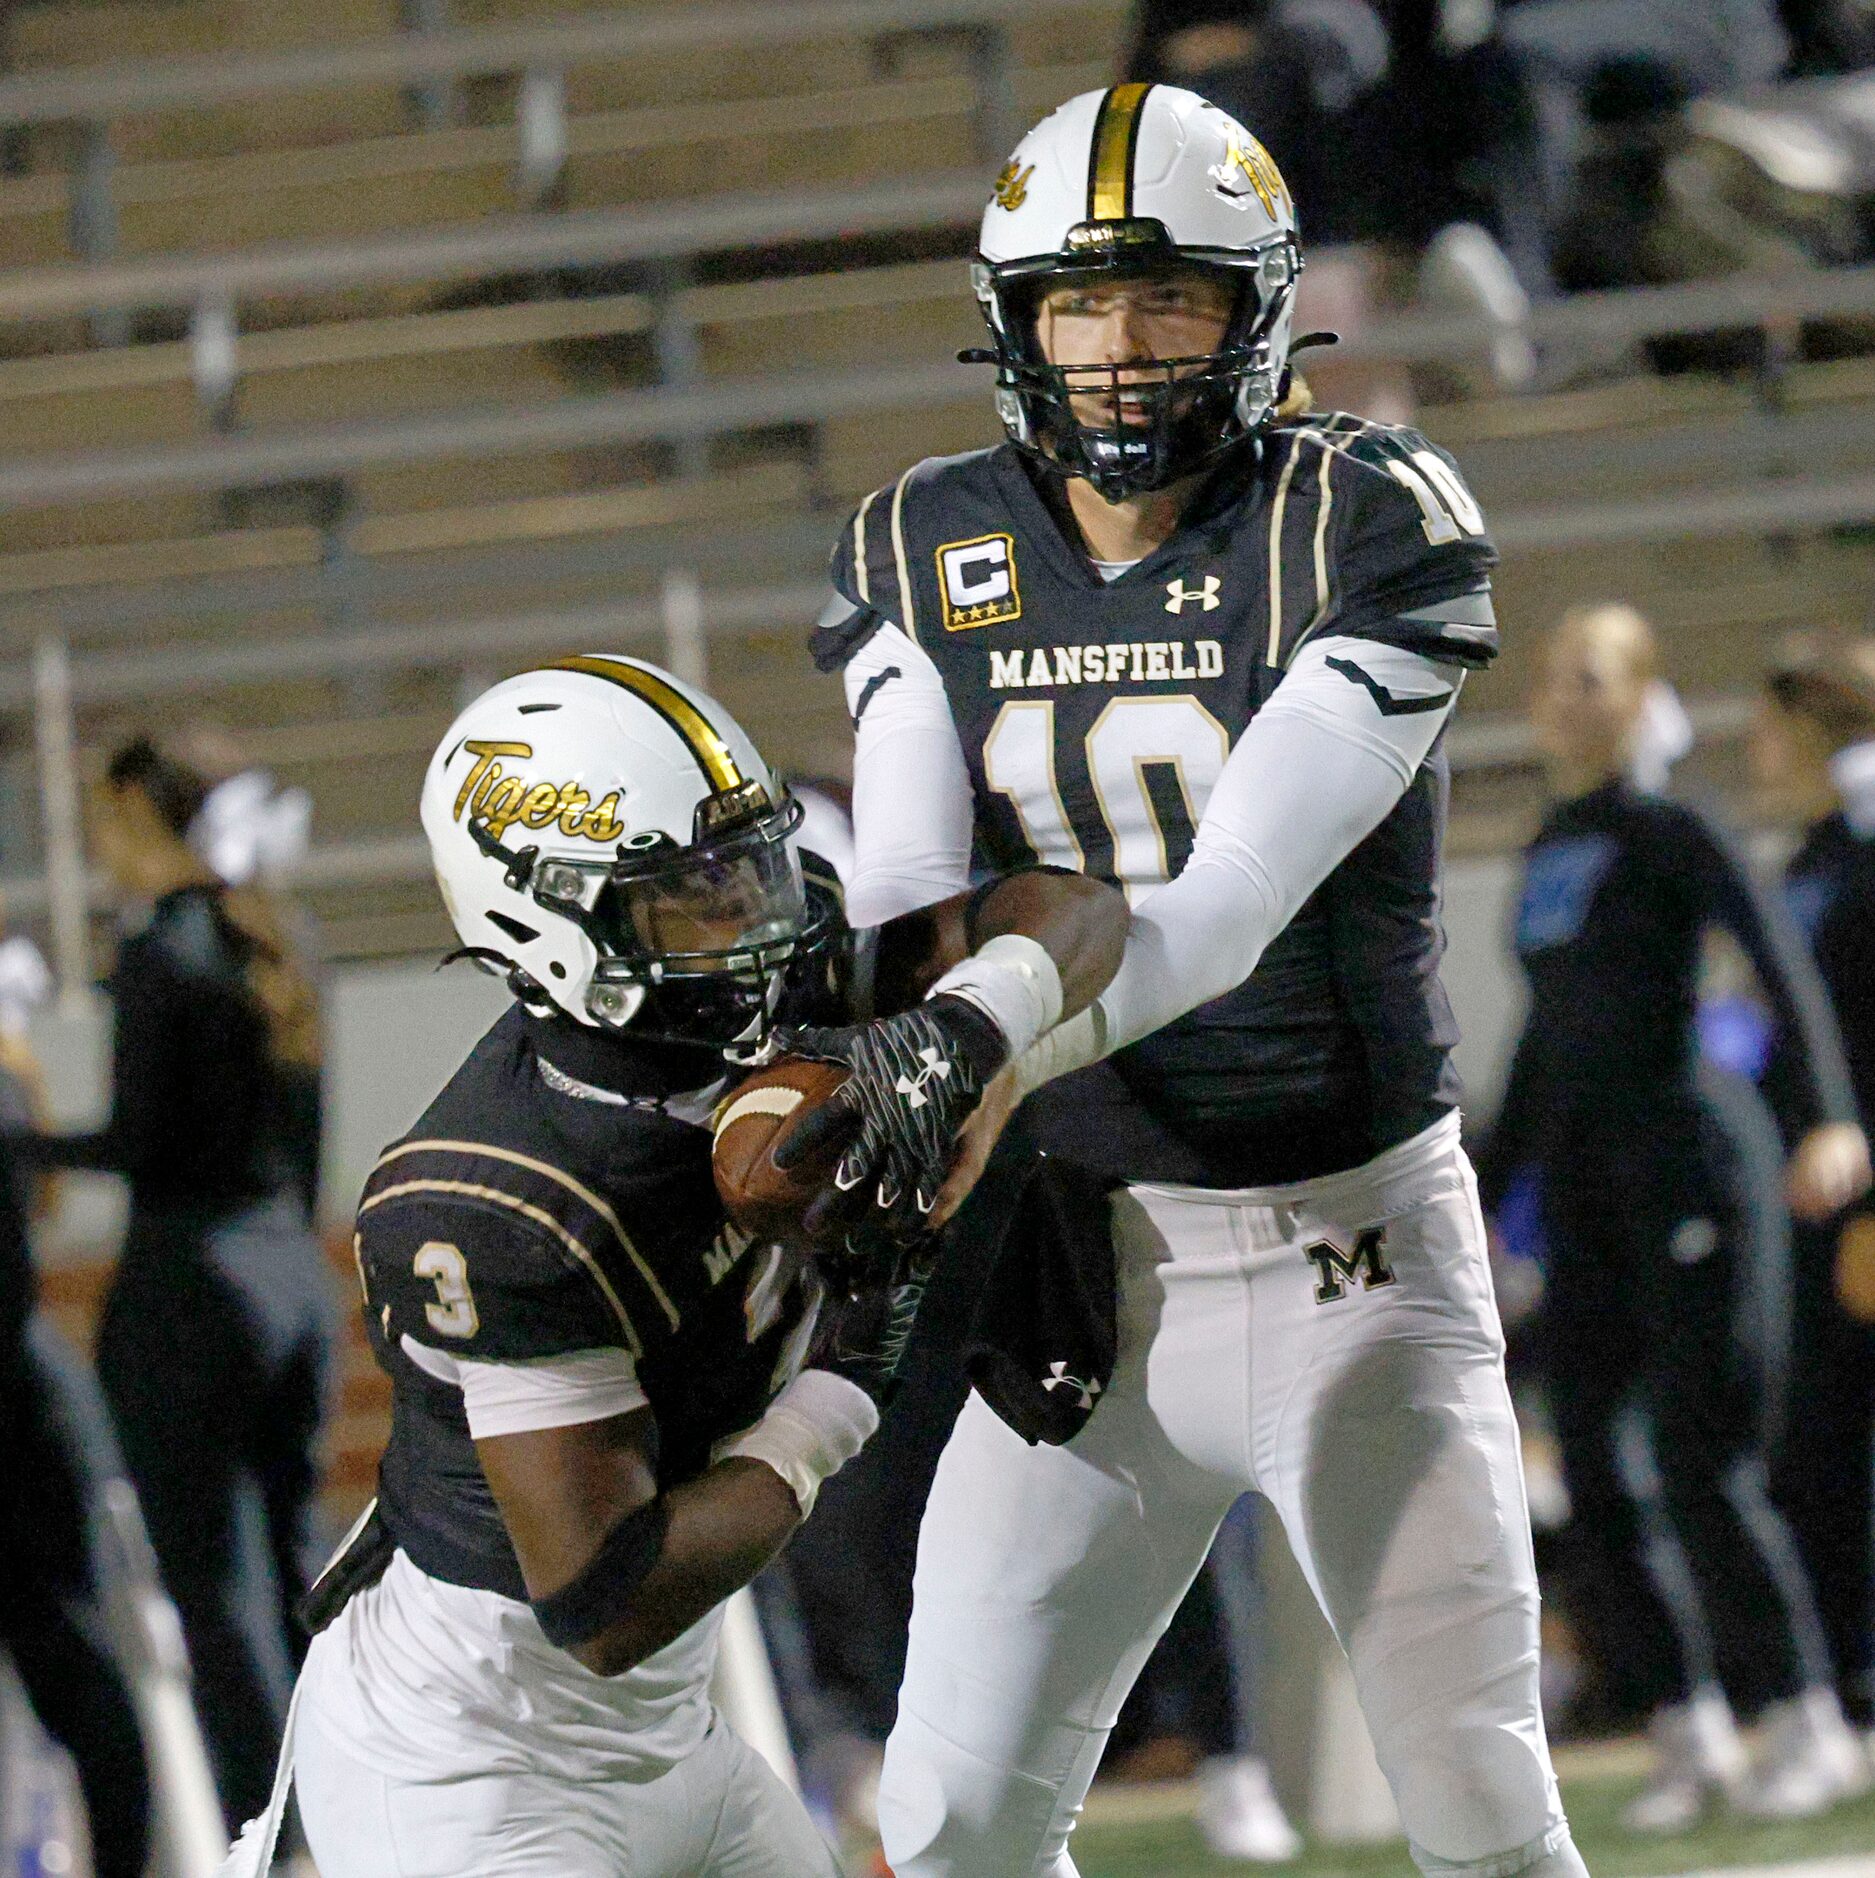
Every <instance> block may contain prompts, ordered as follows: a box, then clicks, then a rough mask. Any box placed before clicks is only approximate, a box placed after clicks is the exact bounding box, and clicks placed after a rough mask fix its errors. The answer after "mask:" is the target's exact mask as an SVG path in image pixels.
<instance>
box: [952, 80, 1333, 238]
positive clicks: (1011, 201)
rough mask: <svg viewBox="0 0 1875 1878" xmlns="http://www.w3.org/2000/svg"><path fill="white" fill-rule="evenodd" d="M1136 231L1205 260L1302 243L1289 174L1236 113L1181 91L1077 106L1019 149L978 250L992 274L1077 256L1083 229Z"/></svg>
mask: <svg viewBox="0 0 1875 1878" xmlns="http://www.w3.org/2000/svg"><path fill="white" fill-rule="evenodd" d="M1133 220H1152V221H1156V222H1158V223H1160V224H1161V225H1162V226H1163V227H1164V229H1165V232H1166V233H1167V234H1168V235H1169V236H1170V237H1171V239H1172V243H1173V245H1174V246H1175V247H1177V248H1179V249H1181V250H1185V251H1188V252H1190V253H1191V254H1192V255H1193V257H1194V258H1197V257H1198V256H1199V255H1205V256H1212V257H1224V256H1231V255H1236V256H1242V255H1245V254H1248V253H1254V252H1259V251H1261V250H1262V249H1264V248H1266V247H1268V246H1269V245H1270V244H1271V243H1273V242H1281V241H1294V240H1295V239H1296V212H1295V204H1294V203H1293V202H1292V201H1291V200H1290V196H1289V189H1288V185H1287V184H1285V183H1284V181H1283V179H1282V173H1281V172H1280V171H1279V170H1278V169H1277V167H1276V164H1275V161H1274V159H1273V158H1272V157H1271V156H1270V154H1269V152H1268V151H1267V150H1265V149H1264V148H1263V146H1262V145H1261V144H1260V143H1258V142H1257V140H1256V139H1255V138H1254V137H1253V136H1251V134H1250V133H1249V132H1248V131H1247V130H1245V129H1244V127H1243V126H1242V125H1241V124H1239V123H1238V122H1237V120H1236V119H1235V118H1234V117H1232V116H1231V115H1230V114H1229V113H1228V112H1227V111H1223V110H1220V109H1219V108H1218V107H1217V106H1216V105H1215V104H1212V103H1210V102H1209V101H1208V100H1207V99H1204V98H1201V97H1199V95H1198V94H1197V93H1196V92H1195V91H1185V90H1183V89H1181V88H1180V87H1179V86H1176V85H1116V86H1114V87H1113V88H1112V89H1111V90H1108V91H1084V92H1082V93H1081V94H1080V96H1078V97H1075V98H1070V99H1069V100H1068V101H1067V103H1066V104H1064V105H1062V106H1061V107H1060V108H1059V109H1058V110H1056V111H1055V112H1054V113H1052V115H1050V116H1048V117H1045V118H1044V119H1043V120H1042V121H1041V123H1039V124H1038V125H1036V127H1035V128H1034V129H1033V130H1032V131H1030V132H1029V134H1028V135H1027V136H1026V137H1024V138H1023V140H1022V141H1021V142H1020V143H1019V144H1018V145H1017V146H1016V149H1015V154H1014V155H1013V156H1012V157H1011V158H1010V159H1009V162H1008V164H1007V165H1006V166H1005V167H1004V169H1003V171H1002V173H1001V175H999V176H998V178H997V180H996V188H995V192H994V194H993V195H992V196H991V199H990V205H989V207H988V208H987V209H985V210H984V212H983V227H982V233H981V236H980V239H979V242H978V249H979V252H980V253H981V254H982V257H983V259H984V260H986V261H988V262H990V263H992V264H1002V263H1005V262H1009V261H1020V260H1031V259H1039V258H1040V257H1041V256H1043V255H1067V254H1071V253H1073V252H1074V251H1075V247H1074V241H1073V240H1072V239H1071V237H1072V236H1073V231H1074V230H1075V229H1077V228H1082V227H1085V226H1089V225H1098V224H1100V223H1112V222H1125V221H1133ZM1082 239H1083V240H1084V241H1085V239H1086V238H1085V237H1083V238H1082ZM1088 245H1089V246H1091V245H1092V244H1091V243H1089V244H1088Z"/></svg>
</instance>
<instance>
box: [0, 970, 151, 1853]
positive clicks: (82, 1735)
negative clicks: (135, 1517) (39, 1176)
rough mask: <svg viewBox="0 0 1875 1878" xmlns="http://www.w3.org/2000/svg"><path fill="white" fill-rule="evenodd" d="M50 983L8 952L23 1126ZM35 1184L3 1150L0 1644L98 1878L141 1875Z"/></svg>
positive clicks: (8, 1110)
mask: <svg viewBox="0 0 1875 1878" xmlns="http://www.w3.org/2000/svg"><path fill="white" fill-rule="evenodd" d="M35 966H36V969H35ZM45 985H46V972H45V964H44V961H43V960H41V959H40V958H39V956H38V952H37V950H36V949H35V948H34V947H33V946H32V943H31V941H29V940H24V939H17V938H16V939H8V940H6V941H4V942H3V943H0V1124H3V1125H4V1126H6V1127H7V1128H9V1129H13V1130H18V1129H21V1128H26V1127H30V1126H31V1125H32V1124H33V1123H34V1121H35V1120H36V1119H37V1117H38V1102H37V1081H38V1069H37V1065H36V1064H35V1063H34V1061H33V1059H32V1056H31V1053H30V1051H29V1050H28V1048H27V1046H26V1042H25V1038H24V1026H23V1021H22V1020H23V1016H24V1010H25V1008H26V1007H27V1006H28V1005H29V1004H31V1003H33V1002H36V1001H37V997H38V996H43V994H44V989H45ZM28 1189H29V1182H28V1180H27V1179H26V1177H24V1176H23V1174H22V1172H21V1170H20V1169H19V1167H18V1166H17V1165H16V1163H15V1160H14V1157H13V1155H12V1154H11V1153H10V1152H8V1151H7V1150H6V1149H5V1148H4V1147H0V1454H4V1455H5V1456H6V1466H5V1469H4V1470H0V1546H3V1547H4V1550H5V1555H6V1569H5V1570H4V1571H0V1645H4V1647H5V1648H6V1649H7V1650H8V1651H9V1652H10V1653H11V1655H12V1658H13V1663H14V1667H15V1668H16V1669H17V1670H18V1671H19V1675H20V1680H21V1682H22V1683H24V1685H25V1687H26V1692H27V1695H28V1696H29V1697H30V1698H31V1701H32V1704H33V1708H34V1711H35V1712H36V1713H37V1715H38V1717H39V1719H40V1721H41V1723H43V1725H44V1726H45V1728H46V1730H47V1732H48V1733H50V1734H51V1735H52V1736H53V1738H54V1739H55V1740H57V1741H58V1742H59V1743H60V1745H61V1746H62V1747H64V1749H65V1751H66V1752H67V1753H68V1754H70V1755H71V1757H72V1761H73V1764H74V1765H75V1766H76V1768H77V1770H78V1782H79V1787H80V1789H81V1791H82V1792H83V1794H84V1798H85V1810H86V1813H87V1815H88V1817H89V1823H90V1827H91V1851H92V1860H93V1863H94V1864H95V1866H96V1868H97V1873H98V1878H142V1875H143V1871H144V1867H145V1864H146V1862H147V1860H148V1857H149V1849H150V1788H149V1780H148V1776H147V1773H146V1771H145V1766H144V1759H143V1741H142V1737H141V1736H140V1734H139V1733H138V1728H137V1714H136V1707H135V1704H134V1701H133V1700H132V1697H131V1694H130V1689H129V1686H128V1684H127V1683H126V1681H125V1678H124V1675H123V1672H122V1670H121V1668H120V1666H119V1665H118V1663H117V1661H116V1658H115V1657H114V1656H113V1654H112V1653H111V1651H110V1650H109V1649H108V1648H107V1647H106V1645H105V1644H104V1642H103V1637H104V1634H105V1624H104V1620H103V1617H102V1614H101V1612H100V1610H99V1608H98V1586H97V1585H96V1584H95V1583H94V1582H93V1578H92V1570H91V1559H90V1547H89V1540H88V1531H87V1528H88V1524H89V1510H88V1508H87V1506H86V1498H85V1486H84V1471H83V1468H82V1466H81V1464H80V1462H79V1458H78V1456H77V1455H75V1454H74V1453H73V1452H72V1447H71V1443H70V1441H69V1440H68V1438H67V1432H66V1430H65V1428H64V1427H63V1425H62V1418H61V1416H60V1414H59V1410H58V1404H57V1402H56V1401H55V1399H54V1395H53V1392H52V1390H51V1388H50V1386H49V1380H48V1378H47V1377H46V1376H45V1375H44V1373H43V1372H42V1370H41V1368H40V1365H39V1363H38V1360H37V1358H36V1356H35V1354H34V1352H33V1350H32V1348H31V1345H30V1342H29V1339H28V1336H27V1327H28V1324H29V1322H30V1320H31V1317H32V1313H33V1305H34V1298H35V1292H36V1286H35V1282H34V1277H33V1267H32V1255H31V1250H30V1244H29V1237H28V1219H29V1214H30V1211H31V1207H32V1198H31V1194H30V1192H29V1190H28Z"/></svg>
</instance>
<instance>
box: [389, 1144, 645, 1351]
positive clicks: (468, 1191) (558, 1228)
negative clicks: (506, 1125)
mask: <svg viewBox="0 0 1875 1878" xmlns="http://www.w3.org/2000/svg"><path fill="white" fill-rule="evenodd" d="M388 1158H389V1157H388V1156H387V1157H386V1159H388ZM380 1164H381V1163H380ZM408 1193H453V1194H459V1195H461V1196H462V1197H463V1198H464V1199H470V1200H492V1201H493V1202H494V1203H495V1205H497V1206H505V1207H508V1208H511V1209H512V1210H513V1211H514V1212H516V1213H520V1214H522V1215H524V1216H525V1217H526V1218H528V1219H531V1220H532V1221H533V1222H534V1223H535V1224H536V1225H537V1226H545V1227H546V1228H547V1230H548V1231H549V1232H550V1233H552V1234H553V1235H554V1236H555V1237H556V1238H557V1239H558V1240H559V1241H560V1243H561V1244H562V1245H563V1246H565V1247H566V1249H567V1250H568V1251H569V1252H571V1253H572V1254H573V1256H574V1257H575V1258H576V1259H578V1260H579V1262H580V1265H581V1266H582V1267H583V1268H584V1270H585V1273H586V1276H587V1277H588V1278H590V1279H591V1280H592V1281H593V1283H594V1284H595V1285H597V1286H598V1287H599V1289H600V1291H601V1292H603V1293H604V1295H605V1301H606V1303H607V1304H609V1305H610V1306H611V1307H612V1315H613V1316H614V1317H616V1318H617V1319H618V1327H619V1329H620V1330H621V1331H623V1332H624V1335H625V1342H626V1344H627V1346H628V1347H629V1348H630V1350H631V1353H632V1355H633V1356H635V1357H637V1356H642V1355H643V1354H644V1346H643V1345H642V1344H640V1343H639V1341H638V1333H637V1332H636V1331H635V1330H633V1329H632V1323H631V1319H630V1318H629V1317H627V1316H626V1315H625V1306H624V1305H623V1304H621V1303H620V1302H619V1295H618V1293H617V1292H616V1291H614V1290H613V1289H612V1286H611V1283H610V1281H609V1280H608V1279H607V1277H606V1275H605V1273H604V1272H602V1271H601V1270H600V1269H599V1261H598V1260H597V1259H595V1258H594V1257H593V1255H592V1254H591V1253H590V1252H589V1251H587V1249H586V1248H585V1246H583V1245H582V1244H581V1243H580V1242H579V1240H578V1239H576V1238H575V1237H574V1236H573V1234H572V1233H570V1232H568V1231H567V1229H566V1228H565V1227H564V1226H563V1225H561V1223H560V1222H559V1221H558V1220H557V1219H555V1218H554V1216H553V1215H552V1214H551V1213H549V1212H547V1211H546V1210H545V1209H544V1208H542V1207H538V1206H535V1205H533V1204H532V1203H531V1202H529V1201H527V1200H523V1199H521V1198H519V1196H517V1195H515V1194H512V1193H504V1192H503V1191H502V1190H501V1188H499V1187H484V1186H480V1185H478V1184H477V1183H476V1182H475V1181H472V1180H433V1179H417V1180H404V1181H400V1182H398V1184H397V1185H396V1186H393V1187H385V1188H382V1189H381V1190H380V1191H378V1192H377V1193H374V1194H372V1195H371V1196H370V1197H369V1198H368V1199H367V1200H365V1201H364V1203H363V1204H362V1205H361V1206H360V1207H359V1209H358V1212H359V1215H360V1217H362V1216H363V1215H364V1214H366V1213H369V1212H370V1211H371V1209H372V1208H373V1207H374V1206H382V1205H383V1204H384V1202H385V1201H386V1200H398V1199H401V1198H403V1196H404V1195H405V1194H408Z"/></svg>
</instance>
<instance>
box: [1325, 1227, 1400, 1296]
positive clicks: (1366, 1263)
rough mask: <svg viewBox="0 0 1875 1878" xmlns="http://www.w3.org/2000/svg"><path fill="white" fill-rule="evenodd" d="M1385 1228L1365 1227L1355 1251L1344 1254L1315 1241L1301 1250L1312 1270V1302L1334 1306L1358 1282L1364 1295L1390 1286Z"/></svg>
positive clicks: (1330, 1244)
mask: <svg viewBox="0 0 1875 1878" xmlns="http://www.w3.org/2000/svg"><path fill="white" fill-rule="evenodd" d="M1386 1237H1387V1233H1386V1228H1385V1227H1384V1226H1368V1227H1365V1228H1364V1229H1363V1230H1362V1232H1361V1234H1360V1236H1359V1237H1358V1238H1357V1239H1356V1240H1355V1241H1354V1250H1353V1251H1352V1252H1344V1251H1342V1249H1341V1248H1340V1247H1339V1246H1338V1245H1334V1244H1332V1243H1330V1241H1328V1240H1326V1239H1318V1240H1316V1242H1315V1243H1314V1244H1313V1245H1312V1246H1305V1247H1304V1248H1303V1251H1304V1254H1305V1256H1306V1257H1307V1259H1308V1261H1309V1263H1310V1264H1311V1265H1313V1266H1314V1267H1315V1302H1316V1303H1317V1304H1336V1303H1339V1302H1340V1300H1341V1299H1343V1298H1345V1297H1346V1296H1347V1295H1348V1286H1349V1285H1350V1284H1352V1283H1353V1282H1354V1280H1355V1279H1357V1278H1358V1279H1359V1280H1360V1281H1361V1289H1362V1290H1363V1291H1375V1290H1378V1289H1379V1288H1380V1286H1382V1285H1390V1284H1392V1283H1393V1267H1392V1266H1390V1265H1389V1264H1388V1263H1387V1245H1386Z"/></svg>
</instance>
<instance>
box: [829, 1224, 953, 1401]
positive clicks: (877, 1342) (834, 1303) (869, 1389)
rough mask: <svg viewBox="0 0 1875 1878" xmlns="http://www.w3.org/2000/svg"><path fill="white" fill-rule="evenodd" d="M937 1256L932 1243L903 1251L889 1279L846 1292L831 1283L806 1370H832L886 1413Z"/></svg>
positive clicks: (891, 1268) (876, 1280) (865, 1284)
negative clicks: (865, 1394) (861, 1390)
mask: <svg viewBox="0 0 1875 1878" xmlns="http://www.w3.org/2000/svg"><path fill="white" fill-rule="evenodd" d="M935 1253H936V1245H935V1242H934V1241H927V1242H926V1243H924V1244H923V1245H919V1246H911V1247H907V1248H905V1249H904V1250H903V1251H902V1252H901V1254H900V1256H899V1258H898V1260H897V1263H896V1264H895V1265H894V1266H892V1267H890V1268H888V1269H887V1273H886V1275H884V1276H882V1277H877V1278H875V1279H873V1280H871V1281H869V1282H866V1283H863V1284H861V1285H860V1286H859V1287H858V1288H857V1289H852V1290H842V1289H838V1288H836V1287H835V1286H834V1285H832V1284H830V1285H829V1288H828V1292H827V1295H826V1297H825V1298H824V1299H823V1300H822V1302H821V1306H820V1320H819V1322H818V1323H817V1324H816V1325H815V1327H814V1339H813V1342H812V1343H811V1344H810V1345H809V1346H808V1353H807V1362H806V1364H805V1367H806V1368H808V1369H830V1370H832V1371H833V1373H834V1374H835V1375H836V1376H844V1377H845V1378H846V1379H847V1381H848V1382H850V1383H854V1384H856V1385H857V1386H858V1387H860V1388H861V1389H864V1390H865V1392H866V1393H867V1394H868V1395H869V1396H871V1397H872V1399H873V1401H874V1402H875V1403H876V1404H877V1405H878V1406H879V1407H880V1408H881V1409H883V1408H884V1407H885V1406H886V1404H887V1403H888V1402H890V1401H891V1399H892V1395H893V1392H894V1391H895V1389H896V1388H897V1386H898V1367H899V1364H900V1362H901V1361H902V1360H903V1358H904V1355H905V1346H906V1343H907V1342H908V1341H909V1340H910V1337H911V1331H912V1325H913V1324H914V1323H915V1322H916V1321H917V1317H918V1307H919V1305H920V1304H922V1303H923V1302H924V1294H925V1285H926V1283H927V1282H928V1280H929V1278H930V1275H931V1263H932V1260H933V1258H934V1257H935Z"/></svg>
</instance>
